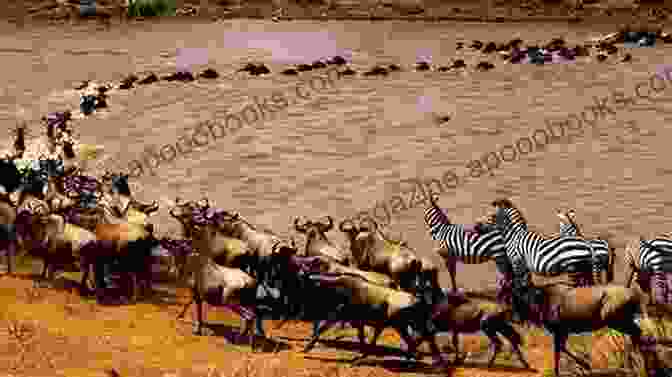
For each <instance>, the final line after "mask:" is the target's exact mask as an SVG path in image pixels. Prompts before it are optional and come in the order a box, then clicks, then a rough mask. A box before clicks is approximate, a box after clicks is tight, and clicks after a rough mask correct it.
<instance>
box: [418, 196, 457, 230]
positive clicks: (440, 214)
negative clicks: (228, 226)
mask: <svg viewBox="0 0 672 377" xmlns="http://www.w3.org/2000/svg"><path fill="white" fill-rule="evenodd" d="M429 203H430V205H431V206H432V207H433V208H434V210H435V212H434V213H433V216H432V217H433V218H434V219H436V220H438V221H439V222H441V223H443V224H448V225H452V224H453V223H451V222H450V219H449V218H448V215H446V213H445V212H444V211H443V209H442V208H441V207H439V205H438V204H436V202H435V201H434V198H430V200H429ZM425 222H427V223H428V224H429V223H430V218H429V216H428V213H427V211H425Z"/></svg>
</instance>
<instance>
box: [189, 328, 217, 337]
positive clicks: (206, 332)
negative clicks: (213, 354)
mask: <svg viewBox="0 0 672 377" xmlns="http://www.w3.org/2000/svg"><path fill="white" fill-rule="evenodd" d="M191 332H192V334H194V335H197V336H212V335H215V332H214V331H212V329H211V328H208V327H205V326H201V327H200V328H199V327H198V326H193V327H192V329H191Z"/></svg>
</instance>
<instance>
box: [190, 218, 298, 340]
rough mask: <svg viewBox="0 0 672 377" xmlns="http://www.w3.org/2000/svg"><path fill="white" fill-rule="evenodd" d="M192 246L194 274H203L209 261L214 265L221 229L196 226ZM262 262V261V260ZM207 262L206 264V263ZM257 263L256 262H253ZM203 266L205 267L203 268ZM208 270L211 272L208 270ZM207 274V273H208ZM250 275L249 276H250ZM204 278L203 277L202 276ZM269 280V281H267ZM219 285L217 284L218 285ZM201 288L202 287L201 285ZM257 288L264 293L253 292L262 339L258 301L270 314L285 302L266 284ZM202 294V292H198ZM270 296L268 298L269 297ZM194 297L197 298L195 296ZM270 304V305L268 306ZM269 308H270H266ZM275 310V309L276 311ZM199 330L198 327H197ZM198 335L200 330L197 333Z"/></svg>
mask: <svg viewBox="0 0 672 377" xmlns="http://www.w3.org/2000/svg"><path fill="white" fill-rule="evenodd" d="M192 244H193V247H194V250H195V251H196V254H197V257H196V258H197V260H198V261H199V262H198V264H197V268H196V270H195V271H196V273H201V274H205V273H206V272H207V271H206V272H203V271H204V270H203V268H206V267H207V265H208V264H209V263H210V262H209V261H212V263H214V264H216V263H215V261H214V260H213V258H212V256H213V251H216V250H217V249H218V248H220V247H222V241H221V229H220V224H218V223H216V222H206V223H200V224H196V225H194V227H193V232H192ZM283 256H287V254H283V253H272V254H269V255H268V256H267V258H268V259H271V262H273V259H274V258H277V257H283ZM262 261H263V259H262ZM206 262H207V263H206ZM255 262H258V261H255ZM204 266H205V267H204ZM255 267H257V268H256V269H255V270H254V271H255V272H256V273H257V274H258V276H259V277H261V278H262V279H266V276H264V275H265V274H264V272H267V271H264V270H262V269H261V268H259V264H257V266H255ZM208 268H209V267H208ZM217 269H218V270H219V271H223V270H221V269H219V268H217ZM210 270H212V269H211V268H210ZM208 273H209V272H208ZM250 275H251V274H250ZM197 276H202V275H197ZM203 276H204V275H203ZM222 276H224V275H222ZM251 277H252V278H255V277H254V276H251ZM262 279H259V278H255V282H258V283H264V281H262ZM269 280H270V279H269ZM199 284H201V283H198V282H197V283H196V286H197V288H196V289H197V290H198V289H200V288H198V286H199ZM218 284H219V283H218ZM201 286H203V285H201ZM255 286H256V287H257V288H259V287H261V288H265V290H266V291H265V292H258V291H256V290H255V295H254V300H253V301H254V303H255V305H254V317H255V319H256V327H255V329H256V334H257V335H259V336H262V337H265V332H264V328H263V325H262V316H263V314H264V313H262V310H261V309H262V308H260V306H259V305H258V303H259V301H262V300H264V301H266V302H267V305H266V306H267V309H270V310H271V312H273V309H275V308H273V306H281V305H282V304H283V303H285V302H286V301H287V300H285V299H284V297H282V295H281V292H279V291H278V290H277V289H274V288H275V287H272V286H269V285H268V284H257V285H255ZM199 292H202V291H199ZM269 296H270V297H269ZM196 297H199V296H198V295H196ZM250 300H251V299H250ZM269 302H270V304H269ZM268 307H270V308H268ZM276 310H277V309H276ZM244 319H245V321H246V323H247V324H246V326H245V329H246V330H248V329H249V328H250V326H249V325H248V324H249V323H250V322H251V321H252V318H244ZM199 328H200V327H199ZM198 333H199V334H200V330H199V331H198Z"/></svg>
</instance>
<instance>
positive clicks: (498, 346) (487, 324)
mask: <svg viewBox="0 0 672 377" xmlns="http://www.w3.org/2000/svg"><path fill="white" fill-rule="evenodd" d="M481 330H482V331H483V332H484V333H485V335H487V337H488V339H489V340H490V346H489V347H488V348H490V353H491V355H490V359H489V360H488V368H490V367H492V364H494V363H495V359H496V358H497V354H499V351H501V350H502V341H501V340H499V338H498V337H497V331H496V330H495V326H494V324H493V323H491V320H490V319H486V320H485V321H482V322H481Z"/></svg>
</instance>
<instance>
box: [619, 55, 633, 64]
mask: <svg viewBox="0 0 672 377" xmlns="http://www.w3.org/2000/svg"><path fill="white" fill-rule="evenodd" d="M621 61H622V62H623V63H627V62H631V61H632V55H630V54H625V56H624V57H623V60H621Z"/></svg>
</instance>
